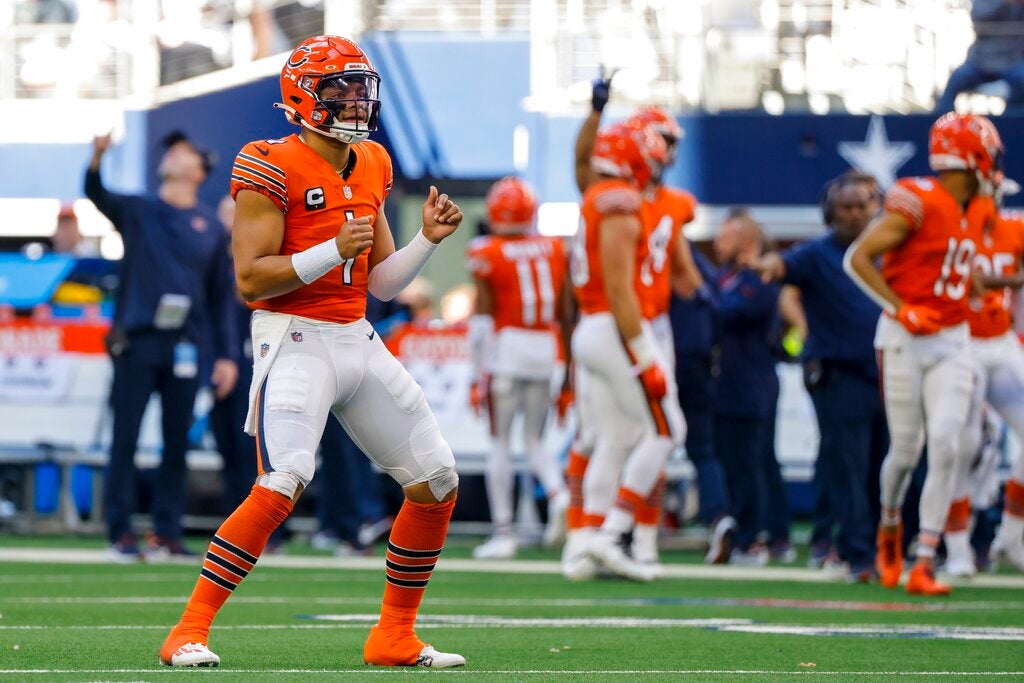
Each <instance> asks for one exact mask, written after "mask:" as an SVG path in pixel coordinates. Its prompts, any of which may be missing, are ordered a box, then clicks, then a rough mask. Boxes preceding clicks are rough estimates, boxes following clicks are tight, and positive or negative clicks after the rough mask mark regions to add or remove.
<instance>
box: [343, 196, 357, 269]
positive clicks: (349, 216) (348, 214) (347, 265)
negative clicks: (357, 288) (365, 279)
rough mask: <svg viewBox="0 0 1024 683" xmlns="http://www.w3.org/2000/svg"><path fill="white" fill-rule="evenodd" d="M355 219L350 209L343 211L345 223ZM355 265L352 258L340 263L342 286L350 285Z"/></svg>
mask: <svg viewBox="0 0 1024 683" xmlns="http://www.w3.org/2000/svg"><path fill="white" fill-rule="evenodd" d="M355 217H356V212H355V211H352V210H350V209H345V220H346V221H351V220H354V219H355ZM355 264H356V259H355V258H354V257H353V258H347V259H345V260H344V261H342V263H341V265H342V268H341V284H343V285H350V284H352V266H354V265H355Z"/></svg>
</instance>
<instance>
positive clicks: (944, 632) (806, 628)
mask: <svg viewBox="0 0 1024 683" xmlns="http://www.w3.org/2000/svg"><path fill="white" fill-rule="evenodd" d="M308 619H309V620H310V621H312V622H314V623H298V624H294V623H292V624H226V625H223V626H218V627H217V628H218V630H224V631H290V630H331V629H348V628H359V629H365V628H366V627H367V626H369V625H372V624H375V623H376V622H377V619H378V615H377V614H376V613H373V614H319V615H310V616H309V617H308ZM317 622H319V623H317ZM416 626H417V628H422V629H427V628H473V629H485V628H486V629H492V628H493V629H560V628H577V629H578V628H620V629H679V628H686V629H709V630H714V631H728V632H733V633H756V634H770V635H790V636H823V637H836V636H853V637H861V638H912V639H927V640H972V641H975V640H986V641H994V640H995V641H1013V642H1022V641H1024V628H1014V627H986V626H978V627H975V626H938V625H930V624H857V625H850V624H811V625H808V624H779V623H771V624H765V623H756V622H754V621H752V620H750V619H650V618H644V617H562V618H540V617H499V616H481V615H474V614H437V615H420V617H419V619H418V621H417V624H416ZM165 628H166V627H165V626H155V625H146V626H139V625H134V624H101V625H86V624H78V625H72V626H43V625H27V624H26V625H14V624H12V625H10V626H7V625H0V631H88V630H97V631H128V630H164V629H165Z"/></svg>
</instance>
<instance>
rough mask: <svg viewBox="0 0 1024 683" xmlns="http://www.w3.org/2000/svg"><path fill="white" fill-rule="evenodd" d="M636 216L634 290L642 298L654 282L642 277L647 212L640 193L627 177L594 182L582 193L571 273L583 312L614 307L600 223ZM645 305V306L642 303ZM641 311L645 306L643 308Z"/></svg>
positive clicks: (646, 250)
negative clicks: (607, 283) (604, 271)
mask: <svg viewBox="0 0 1024 683" xmlns="http://www.w3.org/2000/svg"><path fill="white" fill-rule="evenodd" d="M615 215H629V216H635V217H636V218H637V219H638V220H639V221H640V226H641V232H640V240H639V241H638V242H637V245H636V254H635V255H634V264H633V270H634V273H635V275H634V289H635V290H636V293H637V297H638V298H639V299H640V301H643V300H644V299H645V298H646V297H648V296H650V289H651V284H652V283H650V282H649V283H647V284H645V283H644V282H643V281H642V278H641V272H642V270H643V264H644V260H645V259H646V258H647V256H648V253H649V250H648V247H647V239H646V238H647V236H648V233H649V229H648V227H647V214H646V212H645V210H644V203H643V197H642V196H641V195H640V192H639V191H638V190H637V189H636V188H634V187H633V186H632V185H630V184H629V183H627V182H625V181H624V180H617V179H616V180H603V181H601V182H598V183H594V184H592V185H591V186H590V187H588V188H587V191H586V193H584V195H583V207H582V208H581V210H580V228H579V230H578V231H577V233H576V238H575V240H574V241H573V246H572V260H571V262H570V273H571V276H572V283H573V287H574V288H575V292H576V300H577V301H578V302H579V304H580V312H581V313H603V312H605V311H609V310H611V305H610V304H609V302H608V295H607V293H606V292H605V287H604V277H603V275H602V273H601V245H600V228H601V222H602V221H603V220H604V219H605V218H608V217H610V216H615ZM641 306H642V305H641ZM641 313H642V309H641Z"/></svg>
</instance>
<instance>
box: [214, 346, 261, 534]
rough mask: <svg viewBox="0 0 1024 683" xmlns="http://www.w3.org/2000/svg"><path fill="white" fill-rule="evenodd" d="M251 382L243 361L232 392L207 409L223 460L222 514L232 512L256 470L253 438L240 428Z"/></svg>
mask: <svg viewBox="0 0 1024 683" xmlns="http://www.w3.org/2000/svg"><path fill="white" fill-rule="evenodd" d="M251 383H252V366H251V365H249V364H247V363H244V362H243V363H241V364H240V365H239V368H238V383H237V384H236V385H235V389H234V391H232V392H231V393H230V394H228V395H227V396H225V397H224V398H222V399H221V400H219V401H216V402H215V403H214V404H213V408H212V409H211V410H210V430H211V431H212V432H213V438H214V440H215V441H216V442H217V451H218V452H219V453H220V457H221V458H222V459H223V460H224V468H223V469H222V470H221V483H222V492H221V504H222V508H223V512H224V513H226V514H230V513H231V512H233V511H234V509H235V508H236V507H238V506H239V505H241V503H242V501H243V500H245V499H246V497H248V495H249V491H250V489H252V485H253V483H254V482H255V481H256V475H257V473H258V467H257V463H256V459H257V456H256V439H255V438H254V437H252V436H249V435H248V434H246V433H245V430H244V429H243V426H244V424H245V416H246V413H247V412H248V410H249V385H250V384H251Z"/></svg>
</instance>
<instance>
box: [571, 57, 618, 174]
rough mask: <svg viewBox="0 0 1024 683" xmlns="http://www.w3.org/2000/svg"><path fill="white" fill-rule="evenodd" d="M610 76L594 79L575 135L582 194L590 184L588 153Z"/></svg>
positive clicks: (608, 87) (593, 139)
mask: <svg viewBox="0 0 1024 683" xmlns="http://www.w3.org/2000/svg"><path fill="white" fill-rule="evenodd" d="M611 87H612V76H611V75H608V76H605V75H604V74H603V73H602V74H601V77H600V78H598V79H596V80H595V81H594V84H593V90H592V92H591V97H590V113H589V114H587V118H586V119H585V120H584V121H583V125H582V126H581V127H580V132H579V133H578V134H577V135H576V187H578V188H579V191H580V193H581V194H582V193H583V192H584V191H586V189H587V186H588V185H589V184H590V154H591V152H593V151H594V142H595V141H596V140H597V131H598V129H599V128H600V127H601V112H602V111H604V105H606V104H608V98H609V97H610V96H611Z"/></svg>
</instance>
